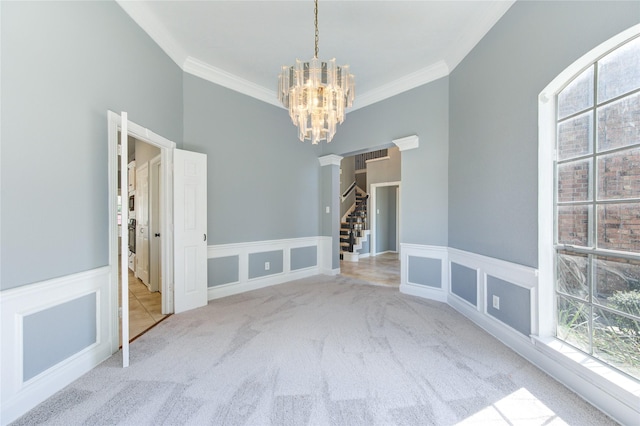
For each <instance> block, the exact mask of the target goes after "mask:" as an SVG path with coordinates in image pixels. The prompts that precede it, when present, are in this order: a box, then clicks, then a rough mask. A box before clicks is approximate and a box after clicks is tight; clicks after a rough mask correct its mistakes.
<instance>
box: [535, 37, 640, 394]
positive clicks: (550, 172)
mask: <svg viewBox="0 0 640 426" xmlns="http://www.w3.org/2000/svg"><path fill="white" fill-rule="evenodd" d="M639 36H640V24H638V25H635V26H633V27H631V28H629V29H627V30H625V31H623V32H621V33H620V34H618V35H616V36H614V37H612V38H610V39H609V40H607V41H605V42H604V43H602V44H600V45H599V46H597V47H596V48H594V49H592V50H591V51H589V52H588V53H587V54H585V55H584V56H582V57H581V58H580V59H578V60H577V61H575V62H574V63H573V64H571V65H570V66H568V67H567V68H566V69H565V70H564V71H562V72H561V73H560V74H559V75H558V76H557V77H556V78H555V79H554V80H553V81H552V82H551V83H549V85H548V86H547V87H545V89H544V90H543V91H542V92H541V93H540V95H539V97H538V313H539V315H538V324H537V332H538V334H537V335H534V336H532V337H533V338H534V339H535V340H536V342H537V344H543V345H544V346H545V348H546V350H549V351H551V352H550V353H554V354H556V355H558V356H561V357H563V358H568V359H570V360H572V361H575V362H576V363H578V364H580V365H581V366H582V367H584V368H583V369H579V371H582V372H583V374H584V375H585V376H590V377H592V378H595V377H598V378H600V379H605V380H607V381H608V382H609V384H608V385H606V386H607V387H611V389H610V390H612V391H614V392H613V394H617V393H618V392H617V391H615V389H614V388H617V389H625V390H626V391H628V392H631V393H632V394H637V393H638V389H639V387H638V381H636V380H634V379H630V378H629V377H628V376H626V375H625V374H624V373H621V372H619V371H618V370H616V369H615V368H614V367H610V366H608V365H606V364H604V363H602V362H599V361H598V360H597V359H596V358H593V357H591V356H588V359H585V354H584V353H583V352H581V351H579V350H578V349H575V348H573V347H571V346H570V345H569V344H567V343H565V342H564V341H562V340H560V339H557V338H556V337H555V336H556V297H555V296H556V292H555V274H556V263H555V259H556V258H555V253H556V248H557V246H556V241H555V236H556V221H555V213H556V212H555V185H556V176H555V164H554V162H555V159H556V150H555V147H556V140H557V127H556V126H557V123H558V117H557V95H558V94H559V93H560V92H561V91H562V90H563V89H564V88H565V87H566V86H567V85H569V84H570V83H571V82H572V81H573V79H574V78H575V77H577V76H578V75H580V74H581V73H582V72H583V71H585V70H586V69H588V68H589V67H592V66H593V64H594V63H595V62H597V61H598V60H600V59H601V58H603V57H604V56H606V55H607V54H609V53H610V52H612V51H614V50H616V49H617V48H618V47H620V46H621V45H623V44H625V43H627V42H628V41H630V40H632V39H634V38H636V37H639ZM593 131H594V132H595V131H596V129H595V128H594V129H593ZM594 155H595V153H592V154H590V155H585V156H584V157H587V158H595V156H594ZM595 166H596V165H595V163H594V164H593V167H595ZM594 174H595V171H594ZM595 184H597V183H595V182H594V185H595ZM594 200H595V194H594ZM594 214H595V212H594ZM599 251H600V250H599ZM601 251H603V252H610V253H612V252H613V251H611V250H601ZM579 252H581V253H583V252H584V251H583V250H580V251H579ZM603 254H604V253H603ZM612 254H613V253H612ZM618 254H619V253H615V255H616V256H617V255H618ZM626 255H628V253H625V252H623V253H622V255H621V256H620V257H625V256H626ZM633 257H634V258H635V256H633Z"/></svg>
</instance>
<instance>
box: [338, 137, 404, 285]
mask: <svg viewBox="0 0 640 426" xmlns="http://www.w3.org/2000/svg"><path fill="white" fill-rule="evenodd" d="M400 180H401V153H400V150H399V148H398V147H397V146H389V147H387V148H380V149H375V150H369V151H366V152H363V153H355V154H351V155H349V154H347V155H345V156H344V157H343V159H342V160H341V164H340V184H339V190H340V194H337V195H338V197H339V199H340V200H341V203H342V204H341V210H340V214H341V219H340V249H341V253H340V258H341V262H340V271H341V273H343V274H344V275H347V276H351V277H354V278H359V279H364V280H366V281H369V282H376V283H378V284H384V285H393V286H399V285H400V260H399V254H398V252H399V249H400V188H401V182H400ZM354 188H355V189H354Z"/></svg>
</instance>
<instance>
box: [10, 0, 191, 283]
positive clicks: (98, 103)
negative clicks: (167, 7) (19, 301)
mask: <svg viewBox="0 0 640 426" xmlns="http://www.w3.org/2000/svg"><path fill="white" fill-rule="evenodd" d="M0 7H1V8H2V13H1V29H0V31H1V40H2V41H1V43H2V44H1V48H0V51H1V52H2V61H1V62H2V64H1V66H2V69H1V78H2V81H1V87H2V92H1V95H0V102H1V109H2V126H1V134H0V139H1V140H2V147H1V148H2V158H1V160H0V161H1V162H0V165H1V166H0V181H1V187H0V188H1V190H0V192H1V194H2V206H1V212H0V216H1V223H0V226H1V228H2V235H1V245H0V247H1V258H0V263H1V264H2V272H1V284H0V288H1V289H2V290H5V289H9V288H13V287H19V286H22V285H25V284H29V283H33V282H38V281H41V280H45V279H49V278H54V277H60V276H64V275H68V274H71V273H75V272H80V271H85V270H89V269H93V268H96V267H99V266H104V265H107V264H108V247H109V242H108V215H107V189H108V184H107V110H108V109H111V110H113V111H116V112H119V111H122V110H124V111H127V112H128V113H129V118H130V120H132V121H135V122H137V123H138V124H141V125H143V126H145V127H148V128H150V129H152V130H153V131H154V132H156V133H158V134H160V135H162V136H164V137H166V138H168V139H171V140H173V141H175V142H177V143H178V144H180V140H181V139H182V71H181V70H180V69H179V68H178V66H177V65H175V63H174V62H173V61H171V59H169V57H167V55H166V54H165V53H164V52H163V51H162V50H161V49H160V48H159V47H158V46H157V45H156V44H155V43H154V42H153V41H152V40H151V39H150V38H149V37H148V36H147V35H146V34H145V33H144V32H143V31H142V29H140V28H139V27H138V26H137V25H136V24H135V23H134V22H133V21H132V20H131V19H130V18H129V17H128V15H126V13H125V12H124V11H123V10H122V9H121V8H120V6H118V5H117V3H115V2H33V3H32V2H1V5H0Z"/></svg>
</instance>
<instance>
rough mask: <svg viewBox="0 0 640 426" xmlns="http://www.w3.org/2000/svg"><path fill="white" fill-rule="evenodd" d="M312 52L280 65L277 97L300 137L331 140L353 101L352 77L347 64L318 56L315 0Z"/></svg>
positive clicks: (301, 138) (314, 141)
mask: <svg viewBox="0 0 640 426" xmlns="http://www.w3.org/2000/svg"><path fill="white" fill-rule="evenodd" d="M314 15H315V21H314V23H315V28H316V32H315V54H314V56H313V59H312V60H311V61H309V62H301V61H300V60H298V59H296V64H295V65H292V66H283V67H282V72H281V73H280V76H279V78H278V99H279V100H280V102H282V104H283V105H284V107H285V108H287V109H288V110H289V116H290V117H291V121H293V124H295V125H296V126H298V137H299V138H300V140H301V141H304V140H305V139H308V140H311V142H312V143H313V144H314V145H315V144H317V143H318V142H319V141H321V140H326V141H327V142H331V139H333V136H334V135H335V134H336V125H337V124H340V123H342V122H343V121H344V116H345V109H346V108H348V107H350V106H352V105H353V99H354V88H355V84H354V78H353V74H350V73H349V65H343V66H338V65H336V60H335V58H334V59H331V60H330V61H328V62H322V61H320V60H319V59H318V38H319V37H318V0H315V9H314Z"/></svg>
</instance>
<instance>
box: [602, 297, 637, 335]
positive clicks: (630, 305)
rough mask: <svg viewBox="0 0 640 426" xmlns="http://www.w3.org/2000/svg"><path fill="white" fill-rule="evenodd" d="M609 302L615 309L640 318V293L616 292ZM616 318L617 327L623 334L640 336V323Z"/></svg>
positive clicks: (619, 317)
mask: <svg viewBox="0 0 640 426" xmlns="http://www.w3.org/2000/svg"><path fill="white" fill-rule="evenodd" d="M608 302H609V303H611V306H612V307H613V308H615V309H617V310H619V311H621V312H625V313H627V314H631V315H634V316H636V317H639V318H640V291H638V290H633V291H616V292H615V293H614V295H613V296H611V297H609V299H608ZM615 318H616V319H615V322H616V325H617V326H618V328H619V329H620V330H621V331H622V332H624V333H627V334H633V335H635V336H640V321H634V320H632V319H630V318H625V317H623V316H620V315H616V317H615Z"/></svg>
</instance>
